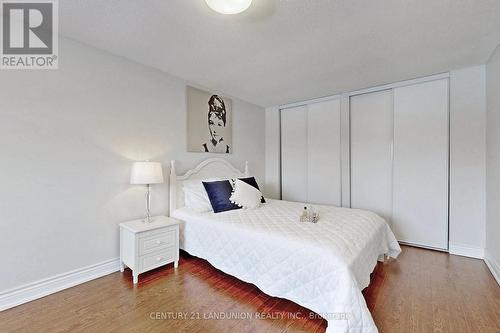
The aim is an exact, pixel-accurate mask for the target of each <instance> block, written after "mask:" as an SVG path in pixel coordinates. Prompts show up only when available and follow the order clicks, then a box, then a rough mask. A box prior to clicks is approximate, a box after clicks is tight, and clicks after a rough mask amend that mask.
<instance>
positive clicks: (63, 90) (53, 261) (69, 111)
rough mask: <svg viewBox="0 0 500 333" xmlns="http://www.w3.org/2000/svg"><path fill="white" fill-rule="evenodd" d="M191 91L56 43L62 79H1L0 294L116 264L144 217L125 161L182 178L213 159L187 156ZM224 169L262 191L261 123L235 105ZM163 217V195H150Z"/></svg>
mask: <svg viewBox="0 0 500 333" xmlns="http://www.w3.org/2000/svg"><path fill="white" fill-rule="evenodd" d="M185 85H186V83H185V82H183V81H181V80H178V79H176V78H173V77H171V76H169V75H166V74H163V73H161V72H159V71H156V70H153V69H149V68H146V67H143V66H140V65H137V64H135V63H132V62H129V61H127V60H125V59H123V58H119V57H115V56H112V55H110V54H107V53H104V52H101V51H98V50H95V49H92V48H88V47H86V46H83V45H81V44H77V43H75V42H72V41H68V40H61V45H60V69H59V70H55V71H1V72H0V114H1V116H2V117H1V121H0V154H1V155H0V156H1V157H0V164H1V172H0V184H1V185H2V186H1V187H0V258H1V260H0V261H1V266H2V271H1V274H0V291H2V290H7V289H10V288H13V287H17V286H20V285H23V284H26V283H29V282H33V281H36V280H39V279H42V278H46V277H50V276H53V275H55V274H59V273H63V272H67V271H70V270H73V269H77V268H80V267H83V266H87V265H91V264H95V263H98V262H102V261H105V260H108V259H112V258H116V257H118V255H119V251H118V242H119V238H118V223H119V222H121V221H124V220H128V219H132V218H139V217H141V216H142V215H143V213H144V189H143V188H142V187H140V186H131V185H129V184H128V180H129V172H130V165H131V161H133V160H143V159H151V160H155V161H161V162H163V163H164V165H165V170H164V171H165V176H168V167H167V165H168V162H169V161H170V160H171V159H176V160H178V161H179V162H178V171H179V172H182V171H185V170H187V169H189V168H192V167H193V166H195V165H196V164H197V163H198V162H200V161H202V160H203V159H206V158H208V157H214V156H223V157H226V156H225V155H214V154H203V153H187V152H186V149H185V147H186V114H185V108H186V106H185V104H186V101H185V98H186V97H185ZM233 112H234V113H233V149H234V153H233V154H231V155H228V156H227V158H228V159H229V160H230V161H231V162H233V163H234V164H235V165H236V166H238V167H239V168H243V167H244V162H245V160H248V161H249V164H250V171H251V172H252V173H253V174H255V175H256V176H257V178H258V181H260V182H262V183H263V181H264V172H265V171H264V162H263V161H264V159H265V153H264V150H265V147H264V142H265V139H264V136H265V129H264V127H265V114H264V110H263V109H262V108H260V107H257V106H254V105H251V104H249V103H246V102H243V101H240V100H238V99H234V100H233ZM152 206H153V213H154V214H166V213H167V208H168V190H167V185H166V184H164V185H158V186H154V188H153V202H152Z"/></svg>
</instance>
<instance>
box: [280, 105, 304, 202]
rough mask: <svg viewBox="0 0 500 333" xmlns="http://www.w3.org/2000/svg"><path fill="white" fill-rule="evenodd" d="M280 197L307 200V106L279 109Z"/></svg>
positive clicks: (289, 199)
mask: <svg viewBox="0 0 500 333" xmlns="http://www.w3.org/2000/svg"><path fill="white" fill-rule="evenodd" d="M281 189H282V199H283V200H288V201H299V202H306V201H307V108H306V107H304V106H301V107H296V108H290V109H284V110H281Z"/></svg>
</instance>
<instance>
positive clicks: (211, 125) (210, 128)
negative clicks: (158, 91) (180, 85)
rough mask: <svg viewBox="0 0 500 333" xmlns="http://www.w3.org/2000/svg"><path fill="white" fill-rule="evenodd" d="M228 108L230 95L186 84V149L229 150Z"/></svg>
mask: <svg viewBox="0 0 500 333" xmlns="http://www.w3.org/2000/svg"><path fill="white" fill-rule="evenodd" d="M231 107H232V101H231V99H229V98H226V97H222V96H220V95H215V94H211V93H209V92H206V91H203V90H200V89H197V88H193V87H189V86H188V87H187V109H188V112H187V113H188V151H192V152H205V153H221V154H229V153H231V139H232V128H231V127H232V126H231Z"/></svg>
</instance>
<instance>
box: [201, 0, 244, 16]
mask: <svg viewBox="0 0 500 333" xmlns="http://www.w3.org/2000/svg"><path fill="white" fill-rule="evenodd" d="M205 2H206V3H207V5H208V7H210V8H212V9H213V10H215V11H216V12H218V13H221V14H229V15H230V14H239V13H241V12H244V11H245V10H247V9H248V7H250V5H251V4H252V0H205Z"/></svg>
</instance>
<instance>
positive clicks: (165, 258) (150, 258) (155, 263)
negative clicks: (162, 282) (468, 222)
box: [139, 247, 177, 272]
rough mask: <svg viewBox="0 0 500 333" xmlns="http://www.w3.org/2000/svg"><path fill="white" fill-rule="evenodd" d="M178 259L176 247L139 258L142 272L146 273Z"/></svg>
mask: <svg viewBox="0 0 500 333" xmlns="http://www.w3.org/2000/svg"><path fill="white" fill-rule="evenodd" d="M176 257H177V256H176V249H175V247H169V248H166V249H164V250H160V251H156V252H153V253H150V254H146V255H144V256H141V257H140V258H139V261H140V271H141V272H145V271H149V270H150V269H153V268H156V267H160V266H162V265H166V264H168V263H171V262H173V261H175V260H176Z"/></svg>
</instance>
